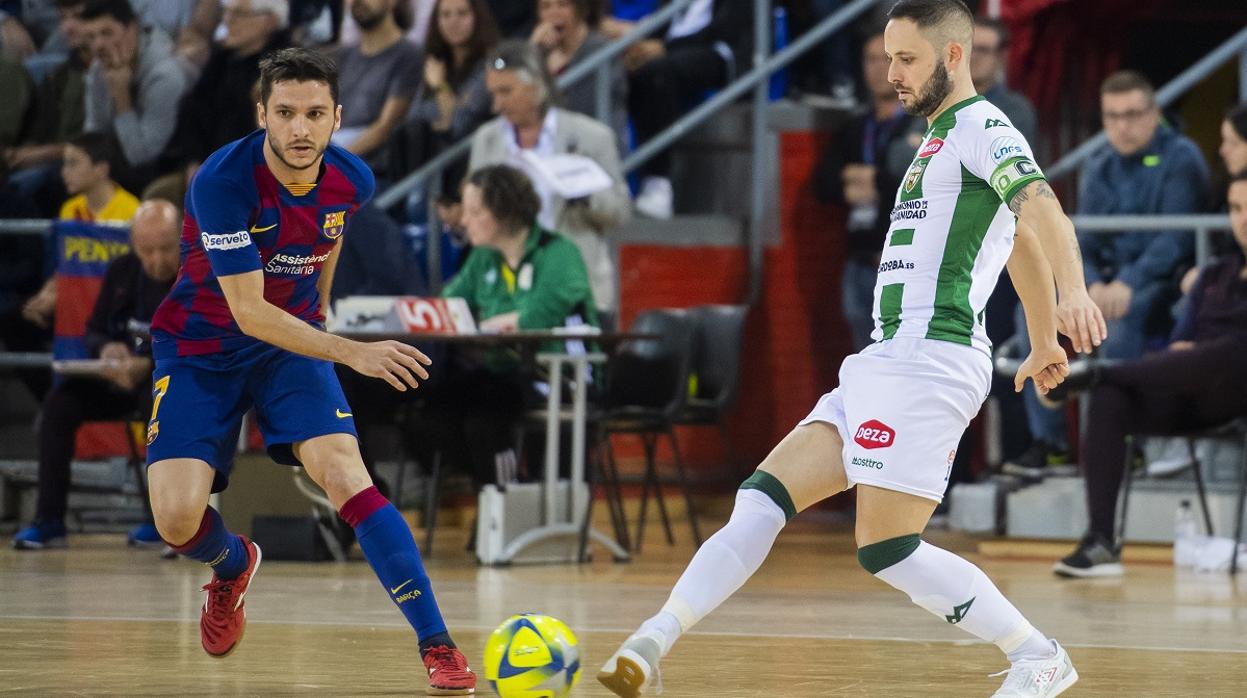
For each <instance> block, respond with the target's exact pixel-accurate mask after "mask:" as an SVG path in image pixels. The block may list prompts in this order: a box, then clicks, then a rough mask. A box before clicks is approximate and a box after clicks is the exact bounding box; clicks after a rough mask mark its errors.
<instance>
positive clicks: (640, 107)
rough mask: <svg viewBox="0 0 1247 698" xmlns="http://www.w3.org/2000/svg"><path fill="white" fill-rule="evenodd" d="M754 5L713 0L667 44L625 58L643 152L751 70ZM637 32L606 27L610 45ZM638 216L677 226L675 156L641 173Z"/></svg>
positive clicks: (675, 29) (623, 25) (651, 43)
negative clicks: (674, 222) (707, 95)
mask: <svg viewBox="0 0 1247 698" xmlns="http://www.w3.org/2000/svg"><path fill="white" fill-rule="evenodd" d="M752 8H753V4H752V3H751V2H748V0H706V1H703V2H694V3H692V4H690V5H688V6H687V7H686V8H685V9H684V10H682V11H681V12H680V13H678V14H676V16H675V18H674V19H673V20H672V21H671V25H670V27H668V29H667V32H666V34H665V35H664V37H663V38H661V39H658V38H652V39H643V40H641V41H638V42H637V43H635V44H633V45H632V47H631V48H629V49H628V51H627V53H625V54H624V64H625V65H626V66H627V68H628V72H629V80H628V113H629V114H631V115H632V123H633V125H634V126H635V127H636V139H637V143H638V144H644V143H645V142H646V141H648V140H650V139H651V138H653V137H654V136H655V135H657V134H658V133H660V132H661V131H662V130H663V129H665V128H667V127H668V126H670V125H671V124H672V123H674V122H675V121H676V119H678V118H679V117H680V116H681V115H682V114H683V113H684V112H686V111H688V109H689V108H690V107H692V106H693V105H694V104H696V103H697V101H698V100H700V99H701V98H702V96H703V95H704V94H705V93H706V91H708V90H715V89H719V88H721V87H723V86H725V85H727V84H728V83H730V82H731V81H732V80H734V79H735V78H736V77H737V76H738V75H740V74H743V73H744V72H745V71H746V70H748V68H749V65H750V55H751V52H752V50H753V49H752V44H753V41H752V40H753V29H752V27H751V22H750V18H751V17H752V12H753V9H752ZM635 26H636V25H635V24H633V23H630V22H624V21H620V20H616V21H613V22H611V23H610V24H609V25H605V26H604V27H603V29H604V32H603V33H605V34H606V35H607V36H608V37H609V38H612V39H614V38H617V37H618V36H621V35H623V34H626V33H629V32H631V31H632V30H633V29H634V28H635ZM640 174H641V177H642V179H641V191H640V193H639V194H638V195H637V201H636V208H637V211H639V212H640V213H643V214H645V215H647V216H650V217H651V218H670V217H671V215H672V213H673V212H674V210H675V206H674V193H673V191H672V188H671V158H670V154H669V152H668V151H663V152H662V153H660V154H659V155H658V156H656V157H654V158H653V159H651V160H650V161H649V162H647V163H645V164H644V165H642V166H641V168H640Z"/></svg>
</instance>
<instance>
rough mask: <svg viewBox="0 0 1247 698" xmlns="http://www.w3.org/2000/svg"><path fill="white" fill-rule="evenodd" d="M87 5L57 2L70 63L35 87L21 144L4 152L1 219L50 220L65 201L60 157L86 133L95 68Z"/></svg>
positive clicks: (6, 88) (75, 0)
mask: <svg viewBox="0 0 1247 698" xmlns="http://www.w3.org/2000/svg"><path fill="white" fill-rule="evenodd" d="M86 4H87V0H56V10H57V13H58V16H59V18H60V25H59V29H58V30H57V35H58V36H59V37H62V41H63V42H64V43H65V46H66V51H67V54H66V58H65V60H63V61H61V62H60V63H59V64H58V65H57V66H56V67H55V68H52V69H51V70H50V71H49V72H48V73H47V74H46V75H44V76H43V79H42V80H40V81H39V82H38V84H37V85H36V86H35V88H34V95H33V96H34V100H33V103H32V105H31V107H30V110H29V112H28V113H27V114H25V126H26V127H25V128H24V129H23V131H22V134H21V142H20V144H19V145H17V146H16V147H14V148H11V149H7V150H6V151H5V152H4V163H3V166H0V170H7V172H8V176H7V181H6V182H5V185H4V191H3V195H2V196H0V216H4V217H34V218H38V217H47V216H51V215H53V213H54V212H55V210H56V206H57V205H59V203H60V200H61V199H62V198H63V196H61V194H62V192H61V189H60V186H59V182H58V180H59V178H58V176H57V170H58V169H59V168H60V159H61V154H62V153H63V152H64V150H65V143H66V141H68V140H69V139H70V137H72V136H75V135H77V134H79V133H82V124H83V120H84V118H85V106H86V97H85V92H86V72H87V66H88V65H90V63H91V47H90V45H89V43H88V42H87V37H86V34H85V33H84V32H83V31H82V21H81V17H82V10H83V8H84V7H86ZM23 79H24V76H23ZM14 89H17V88H16V86H15V85H13V84H11V83H8V82H6V83H4V84H3V85H0V90H2V91H3V93H4V94H13V90H14Z"/></svg>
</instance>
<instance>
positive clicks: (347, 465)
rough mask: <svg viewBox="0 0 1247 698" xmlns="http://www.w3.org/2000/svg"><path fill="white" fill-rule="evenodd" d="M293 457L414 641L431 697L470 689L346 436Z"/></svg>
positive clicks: (398, 526)
mask: <svg viewBox="0 0 1247 698" xmlns="http://www.w3.org/2000/svg"><path fill="white" fill-rule="evenodd" d="M294 455H295V457H296V458H298V459H299V462H301V463H302V464H303V466H304V468H305V469H306V470H307V474H308V475H309V476H310V477H311V478H312V480H313V481H315V482H316V484H318V485H320V487H321V488H322V489H324V490H325V494H327V495H328V496H329V501H330V502H331V503H333V506H334V507H336V508H337V510H338V515H339V516H341V517H342V519H343V520H344V521H346V523H347V524H349V525H350V526H351V527H352V528H354V529H355V538H356V540H358V541H359V547H360V549H361V550H363V551H364V557H365V558H367V560H368V564H369V565H371V566H372V569H373V571H374V572H376V574H377V578H378V579H379V580H380V581H381V585H382V586H383V587H385V589H386V591H387V592H388V593H389V595H390V600H391V601H393V602H394V604H395V605H396V606H398V610H399V611H401V612H402V613H403V616H404V617H405V618H407V622H408V623H410V624H411V627H412V629H413V630H415V631H416V638H417V639H418V641H419V643H420V656H421V657H422V658H423V659H424V664H425V667H426V668H427V669H428V670H429V682H430V686H431V688H430V691H435V692H436V693H434V695H461V694H468V693H471V692H472V691H473V690H475V687H476V676H475V675H474V674H473V673H472V671H471V670H470V669H468V665H467V660H466V659H465V658H464V656H463V653H461V652H460V651H459V650H458V649H456V648H455V643H454V641H453V640H451V638H450V633H448V632H447V631H446V623H445V622H444V621H443V620H442V613H441V610H440V609H439V608H438V606H437V599H436V598H434V596H433V585H432V583H431V582H430V581H429V575H428V573H427V572H425V569H424V561H423V560H421V559H420V551H419V550H418V549H417V548H416V541H415V539H414V538H413V537H412V535H411V529H410V528H409V527H408V526H407V521H406V520H404V519H403V516H402V514H400V513H399V512H398V509H396V508H395V507H394V505H393V504H391V503H390V501H389V500H387V499H386V498H385V497H383V496H382V495H381V493H380V492H378V491H377V488H376V487H375V486H374V485H373V484H372V480H371V479H370V478H369V477H368V471H367V470H366V469H365V468H364V461H363V459H362V458H361V457H360V454H359V443H358V442H357V441H356V439H355V437H354V436H352V435H351V434H328V435H325V436H318V437H316V438H313V439H309V440H307V441H303V442H300V443H297V444H295V445H294Z"/></svg>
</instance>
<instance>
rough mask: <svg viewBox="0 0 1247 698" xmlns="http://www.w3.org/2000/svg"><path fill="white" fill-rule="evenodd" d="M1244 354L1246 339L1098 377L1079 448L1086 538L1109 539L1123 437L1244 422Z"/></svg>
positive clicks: (1162, 356) (1149, 359)
mask: <svg viewBox="0 0 1247 698" xmlns="http://www.w3.org/2000/svg"><path fill="white" fill-rule="evenodd" d="M1245 354H1247V338H1244V337H1223V338H1221V339H1218V340H1214V341H1211V342H1206V343H1200V344H1198V345H1196V347H1195V348H1193V349H1189V350H1186V351H1163V352H1159V353H1157V354H1151V355H1148V356H1145V357H1143V358H1141V359H1136V360H1132V361H1127V362H1124V363H1121V364H1118V365H1116V366H1113V367H1111V368H1108V369H1105V373H1104V376H1103V379H1102V381H1101V383H1100V385H1098V386H1096V387H1095V388H1094V389H1093V390H1092V391H1091V403H1090V409H1089V412H1090V418H1089V420H1088V424H1087V430H1086V433H1084V434H1083V446H1082V453H1083V470H1084V474H1085V477H1086V479H1087V505H1088V507H1089V509H1090V514H1091V531H1092V532H1094V533H1098V534H1100V535H1102V536H1104V537H1106V538H1108V539H1110V540H1111V539H1112V537H1113V528H1114V519H1115V516H1114V515H1115V514H1116V511H1117V497H1118V494H1119V493H1120V491H1121V483H1122V474H1123V468H1124V467H1125V463H1124V461H1125V457H1126V444H1125V438H1126V436H1127V435H1132V434H1168V433H1180V432H1185V431H1196V430H1200V429H1206V428H1209V427H1214V426H1217V425H1218V424H1222V423H1224V422H1228V421H1229V420H1231V419H1234V418H1236V417H1239V416H1241V415H1247V362H1244V361H1243V356H1244V355H1245Z"/></svg>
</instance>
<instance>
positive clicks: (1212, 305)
mask: <svg viewBox="0 0 1247 698" xmlns="http://www.w3.org/2000/svg"><path fill="white" fill-rule="evenodd" d="M1227 198H1228V200H1229V209H1230V226H1231V228H1232V229H1233V231H1234V241H1235V243H1236V247H1237V249H1236V250H1235V252H1234V254H1230V255H1226V256H1225V257H1223V258H1221V259H1220V260H1218V261H1217V262H1215V263H1213V264H1211V265H1209V266H1207V267H1205V268H1204V269H1203V270H1202V271H1201V272H1200V274H1199V280H1198V281H1197V282H1196V283H1195V288H1194V289H1193V290H1192V291H1191V303H1190V304H1189V306H1188V307H1187V311H1186V314H1185V315H1184V316H1183V317H1182V319H1181V320H1180V321H1179V323H1178V326H1177V327H1176V328H1174V332H1173V335H1172V336H1171V342H1170V344H1169V347H1168V348H1167V349H1166V350H1164V351H1160V352H1157V353H1155V354H1150V355H1148V356H1146V357H1143V358H1141V359H1134V360H1130V361H1120V362H1115V361H1103V362H1100V361H1096V360H1089V361H1085V362H1076V363H1075V364H1074V365H1073V366H1072V367H1071V374H1070V376H1069V377H1068V378H1066V382H1065V383H1064V384H1062V385H1061V386H1060V388H1059V392H1058V394H1057V396H1058V397H1059V396H1061V395H1064V394H1066V393H1068V392H1069V391H1072V390H1077V389H1082V388H1088V387H1089V388H1090V389H1091V393H1090V395H1091V405H1090V409H1089V410H1088V415H1089V419H1090V421H1089V422H1088V424H1087V430H1086V431H1085V432H1084V434H1085V438H1084V439H1083V448H1082V455H1083V471H1084V473H1085V475H1086V478H1087V505H1088V509H1089V513H1090V522H1091V523H1090V529H1089V531H1088V532H1087V535H1086V536H1085V537H1084V538H1083V539H1082V541H1081V542H1080V543H1079V544H1078V548H1077V549H1076V550H1075V551H1074V552H1073V553H1072V554H1071V555H1069V556H1068V557H1066V558H1065V559H1063V560H1061V561H1060V562H1058V563H1057V565H1056V568H1055V571H1056V573H1057V574H1060V575H1062V576H1071V577H1099V576H1110V575H1120V574H1121V573H1122V569H1121V541H1119V540H1116V538H1115V531H1114V520H1115V518H1116V516H1115V514H1116V510H1117V497H1118V494H1119V492H1120V490H1121V482H1122V473H1123V471H1122V468H1123V467H1124V461H1125V455H1126V454H1125V437H1126V436H1127V435H1130V434H1155V433H1162V434H1163V433H1175V432H1179V433H1180V432H1184V431H1197V430H1201V429H1206V428H1209V427H1214V426H1217V425H1218V424H1222V423H1224V422H1227V421H1229V420H1231V419H1234V418H1237V417H1242V416H1247V390H1244V389H1243V386H1245V385H1247V363H1245V362H1244V361H1243V356H1244V355H1247V257H1245V255H1247V172H1240V173H1238V174H1237V175H1235V176H1234V178H1233V179H1231V181H1230V184H1229V187H1228V195H1227Z"/></svg>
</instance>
